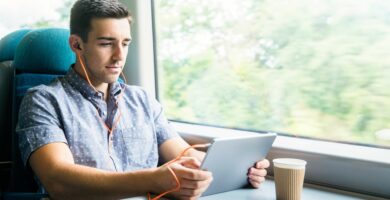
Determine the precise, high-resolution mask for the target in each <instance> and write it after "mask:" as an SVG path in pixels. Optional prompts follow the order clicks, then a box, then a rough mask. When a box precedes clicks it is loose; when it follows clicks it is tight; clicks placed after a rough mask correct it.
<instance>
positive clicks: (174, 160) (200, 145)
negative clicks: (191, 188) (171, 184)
mask: <svg viewBox="0 0 390 200" xmlns="http://www.w3.org/2000/svg"><path fill="white" fill-rule="evenodd" d="M209 145H210V144H209V143H207V144H195V145H191V146H189V147H187V148H185V149H184V150H183V151H182V152H181V153H180V154H179V155H178V156H177V157H176V158H175V159H173V160H171V161H169V162H167V163H165V164H164V165H163V166H166V165H168V166H167V168H168V170H169V171H170V172H171V174H172V176H173V178H174V179H175V181H176V187H175V188H173V189H171V190H168V191H166V192H163V193H161V194H159V195H157V196H156V197H154V198H153V199H152V198H151V197H150V193H148V200H159V199H160V198H161V197H163V196H164V195H166V194H169V193H172V192H176V191H178V190H180V187H181V184H180V181H179V178H177V176H176V174H175V172H174V171H173V169H172V168H171V167H170V166H169V165H170V164H172V163H173V162H176V161H178V160H179V159H180V158H181V157H183V156H184V154H185V153H186V152H187V151H188V150H190V149H193V148H204V147H208V146H209Z"/></svg>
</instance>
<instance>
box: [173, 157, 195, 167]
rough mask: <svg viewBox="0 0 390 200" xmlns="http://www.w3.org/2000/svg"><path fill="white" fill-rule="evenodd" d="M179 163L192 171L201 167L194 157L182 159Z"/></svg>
mask: <svg viewBox="0 0 390 200" xmlns="http://www.w3.org/2000/svg"><path fill="white" fill-rule="evenodd" d="M178 163H180V164H181V165H183V166H185V167H188V168H191V169H199V168H200V165H201V163H200V161H199V160H198V159H196V158H194V157H181V158H180V160H178Z"/></svg>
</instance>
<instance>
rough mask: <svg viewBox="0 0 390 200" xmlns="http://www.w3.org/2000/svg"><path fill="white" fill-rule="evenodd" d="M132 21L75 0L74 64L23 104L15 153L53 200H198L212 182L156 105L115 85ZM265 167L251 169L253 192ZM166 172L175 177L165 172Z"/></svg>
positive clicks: (109, 1) (115, 9)
mask: <svg viewBox="0 0 390 200" xmlns="http://www.w3.org/2000/svg"><path fill="white" fill-rule="evenodd" d="M130 24H131V15H130V14H129V12H128V11H127V9H126V8H125V7H124V6H123V5H121V4H120V3H119V2H118V1H116V0H79V1H77V2H76V3H75V4H74V5H73V8H72V10H71V21H70V31H71V36H70V38H69V44H70V46H71V49H72V50H73V51H74V52H75V53H76V55H77V59H76V63H75V64H74V65H72V67H71V68H70V69H69V71H68V73H67V74H66V76H65V77H63V78H59V79H57V80H55V81H54V82H53V83H51V84H50V85H49V86H38V87H35V88H33V89H31V90H29V92H28V93H27V94H26V97H25V98H24V99H23V102H22V104H21V109H20V111H21V112H20V114H19V124H18V127H17V133H18V134H19V140H20V141H19V142H20V149H21V153H22V157H23V159H24V161H25V163H26V164H29V165H30V166H31V168H32V169H33V171H34V173H35V174H36V176H37V178H38V179H39V182H40V183H42V185H41V187H44V188H45V189H46V190H47V192H48V193H49V195H50V197H51V198H53V199H117V198H125V197H131V196H139V195H145V194H147V193H154V194H160V193H163V192H165V191H168V190H171V189H174V188H175V187H176V182H175V181H174V180H175V179H174V177H173V173H174V174H175V175H176V176H177V178H178V180H179V182H180V190H178V191H176V192H173V193H171V194H170V195H172V196H173V197H175V198H177V199H197V198H198V197H199V196H200V195H201V194H202V192H204V191H205V190H206V189H207V187H208V186H209V184H210V182H211V181H212V174H211V173H210V172H207V171H203V170H200V169H199V165H200V162H201V160H202V159H203V157H204V153H203V152H200V151H197V150H194V149H192V150H189V151H188V152H187V153H186V154H185V157H182V158H181V159H179V160H177V161H175V162H173V163H172V164H170V165H163V166H160V167H158V166H157V163H158V160H159V158H161V159H162V160H163V161H165V162H166V161H169V160H172V159H174V158H175V157H176V156H178V155H179V154H180V153H181V152H182V151H183V150H184V149H185V148H187V147H188V146H189V145H188V144H187V143H186V142H185V141H184V140H183V139H181V138H180V137H179V136H178V134H177V133H176V132H175V131H174V129H173V128H172V127H171V126H170V125H169V124H168V121H167V119H166V118H165V117H164V115H163V110H162V107H161V105H160V104H159V103H158V102H157V101H156V100H155V99H153V98H151V97H150V96H149V95H147V93H146V92H145V91H144V90H143V89H142V88H140V87H136V86H129V85H125V84H121V83H119V82H117V80H118V77H119V75H120V73H121V72H122V70H123V67H124V64H125V62H126V56H127V50H128V45H129V44H130V42H131V34H130ZM268 166H269V162H268V161H267V160H263V161H260V162H258V163H256V165H255V167H252V168H251V169H249V172H248V180H249V182H250V183H251V184H252V185H253V186H254V187H259V185H260V183H261V182H262V181H264V176H265V175H266V170H265V168H267V167H268ZM170 170H172V171H173V173H172V172H171V171H170Z"/></svg>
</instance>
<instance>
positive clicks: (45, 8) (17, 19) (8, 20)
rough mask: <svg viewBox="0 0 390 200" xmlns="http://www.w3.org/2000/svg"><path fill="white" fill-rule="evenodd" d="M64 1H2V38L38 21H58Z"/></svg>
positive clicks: (0, 24)
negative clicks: (59, 9)
mask: <svg viewBox="0 0 390 200" xmlns="http://www.w3.org/2000/svg"><path fill="white" fill-rule="evenodd" d="M62 4H63V1H62V0H34V1H30V0H12V1H10V0H1V1H0V38H2V37H4V36H5V35H6V34H8V33H10V32H12V31H15V30H17V29H20V28H21V27H22V26H23V25H26V24H32V23H34V22H36V21H38V20H42V19H45V20H58V19H59V18H60V16H59V14H58V13H57V9H58V8H59V7H61V5H62Z"/></svg>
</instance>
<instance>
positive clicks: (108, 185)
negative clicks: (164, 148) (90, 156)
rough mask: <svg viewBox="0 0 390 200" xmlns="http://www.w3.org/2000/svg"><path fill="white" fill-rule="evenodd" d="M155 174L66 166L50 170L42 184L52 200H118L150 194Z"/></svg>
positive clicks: (152, 170)
mask: <svg viewBox="0 0 390 200" xmlns="http://www.w3.org/2000/svg"><path fill="white" fill-rule="evenodd" d="M154 171H155V169H147V170H139V171H134V172H125V173H118V172H108V171H103V170H99V169H96V168H91V167H86V166H81V165H75V164H69V165H63V166H61V167H58V168H57V169H55V170H53V171H52V172H51V173H54V174H53V175H49V176H48V177H46V178H45V180H44V181H43V182H44V185H45V187H46V189H47V190H48V192H49V195H50V196H51V197H52V198H53V199H69V198H70V197H71V198H72V199H120V198H125V197H131V196H140V195H146V194H147V193H148V192H150V190H151V189H152V188H153V187H154V186H153V180H152V177H153V176H154Z"/></svg>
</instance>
